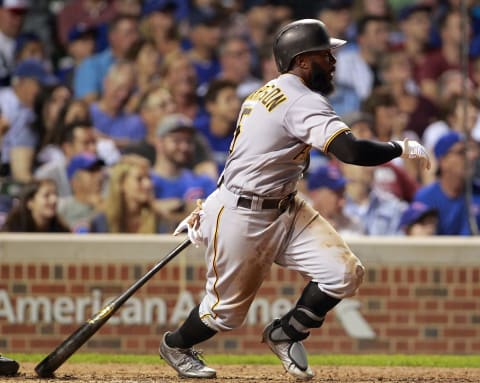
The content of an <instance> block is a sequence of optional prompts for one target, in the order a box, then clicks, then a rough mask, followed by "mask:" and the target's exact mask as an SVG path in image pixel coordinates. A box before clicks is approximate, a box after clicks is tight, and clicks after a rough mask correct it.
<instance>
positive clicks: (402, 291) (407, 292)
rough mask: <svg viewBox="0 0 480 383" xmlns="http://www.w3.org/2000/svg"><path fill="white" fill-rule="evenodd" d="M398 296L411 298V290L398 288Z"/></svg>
mask: <svg viewBox="0 0 480 383" xmlns="http://www.w3.org/2000/svg"><path fill="white" fill-rule="evenodd" d="M397 295H398V296H399V297H408V296H410V288H408V287H397Z"/></svg>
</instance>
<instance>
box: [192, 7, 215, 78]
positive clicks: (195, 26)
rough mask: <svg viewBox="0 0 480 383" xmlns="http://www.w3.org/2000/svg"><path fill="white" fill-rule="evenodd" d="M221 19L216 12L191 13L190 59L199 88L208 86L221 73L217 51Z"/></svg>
mask: <svg viewBox="0 0 480 383" xmlns="http://www.w3.org/2000/svg"><path fill="white" fill-rule="evenodd" d="M220 24H221V18H220V17H219V15H218V14H216V13H215V12H210V13H207V12H206V11H204V10H197V11H196V12H191V13H190V18H189V26H190V30H189V33H188V37H189V41H190V43H191V48H190V49H189V50H188V57H189V59H190V61H191V62H192V63H193V66H194V68H195V73H196V75H197V83H198V86H199V87H201V86H202V85H204V84H208V83H209V82H210V81H211V80H213V79H214V78H216V77H217V76H218V74H219V73H220V71H221V67H220V62H219V61H218V58H217V56H216V49H217V48H218V45H219V44H220V39H221V33H222V29H221V27H220Z"/></svg>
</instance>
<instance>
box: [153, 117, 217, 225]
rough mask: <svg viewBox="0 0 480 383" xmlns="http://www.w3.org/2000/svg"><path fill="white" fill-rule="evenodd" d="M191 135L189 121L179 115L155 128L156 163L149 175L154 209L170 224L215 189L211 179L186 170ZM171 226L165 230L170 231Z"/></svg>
mask: <svg viewBox="0 0 480 383" xmlns="http://www.w3.org/2000/svg"><path fill="white" fill-rule="evenodd" d="M195 134H197V130H196V128H195V127H194V126H193V123H192V121H191V120H190V119H189V118H188V117H186V116H184V115H182V114H173V115H170V116H167V117H165V118H164V119H163V120H162V121H161V122H160V124H159V125H158V129H157V140H156V149H157V161H156V163H155V166H154V168H153V172H152V180H153V185H154V191H155V199H156V203H155V206H156V208H157V211H159V212H162V214H163V215H164V216H165V217H168V219H169V220H170V221H171V222H172V224H173V225H175V224H176V223H178V222H179V220H178V219H179V218H180V220H181V216H182V215H184V214H185V212H186V211H191V210H193V208H195V207H196V201H197V199H204V198H205V197H206V196H208V195H209V194H210V193H211V192H213V190H215V187H216V184H215V181H214V180H213V179H212V178H210V177H208V176H204V175H197V174H195V173H193V172H192V171H191V170H190V169H189V168H188V164H189V163H190V162H191V161H192V156H193V153H194V135H195ZM173 225H172V227H170V228H167V229H166V230H167V231H168V230H170V231H172V230H173V229H174V226H173Z"/></svg>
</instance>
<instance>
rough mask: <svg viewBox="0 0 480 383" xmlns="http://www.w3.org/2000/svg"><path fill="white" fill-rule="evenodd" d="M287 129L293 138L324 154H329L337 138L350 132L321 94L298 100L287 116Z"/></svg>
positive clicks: (306, 96) (305, 96)
mask: <svg viewBox="0 0 480 383" xmlns="http://www.w3.org/2000/svg"><path fill="white" fill-rule="evenodd" d="M285 128H286V129H287V131H288V132H289V133H290V134H291V135H292V136H294V137H297V138H298V139H300V140H301V141H303V142H305V143H306V144H308V145H311V146H313V147H314V148H316V149H319V150H321V151H323V152H327V150H328V146H329V145H330V143H331V142H332V141H333V139H334V138H335V137H336V136H338V135H339V134H341V133H342V132H345V131H349V130H350V128H349V127H348V126H347V125H346V124H345V123H344V122H343V121H342V120H341V119H340V117H339V116H338V115H337V114H336V113H335V111H334V110H333V109H332V107H331V105H330V104H329V103H328V102H327V101H326V100H325V98H324V97H322V96H321V95H319V94H318V95H317V94H308V95H304V96H302V97H300V98H299V99H298V100H296V101H295V102H294V103H293V104H292V105H291V107H290V110H289V111H288V113H286V115H285Z"/></svg>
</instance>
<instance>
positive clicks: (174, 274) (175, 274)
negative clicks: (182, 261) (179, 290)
mask: <svg viewBox="0 0 480 383" xmlns="http://www.w3.org/2000/svg"><path fill="white" fill-rule="evenodd" d="M170 271H171V278H172V279H173V280H174V281H178V280H180V268H179V267H178V266H174V267H172V268H171V270H170Z"/></svg>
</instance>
